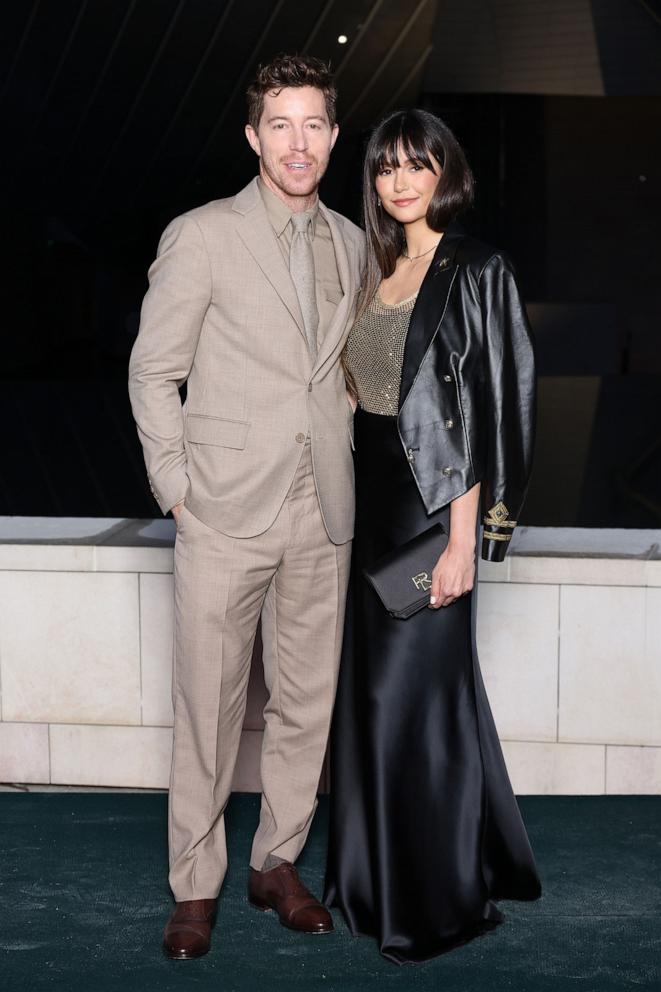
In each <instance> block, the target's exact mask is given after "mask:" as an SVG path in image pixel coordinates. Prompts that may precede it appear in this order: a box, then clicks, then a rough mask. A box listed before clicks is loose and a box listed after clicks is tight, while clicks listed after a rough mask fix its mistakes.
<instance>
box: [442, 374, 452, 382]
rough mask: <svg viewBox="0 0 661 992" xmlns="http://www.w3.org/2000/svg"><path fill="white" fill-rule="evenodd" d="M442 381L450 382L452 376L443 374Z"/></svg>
mask: <svg viewBox="0 0 661 992" xmlns="http://www.w3.org/2000/svg"><path fill="white" fill-rule="evenodd" d="M443 381H444V382H452V376H451V375H444V376H443Z"/></svg>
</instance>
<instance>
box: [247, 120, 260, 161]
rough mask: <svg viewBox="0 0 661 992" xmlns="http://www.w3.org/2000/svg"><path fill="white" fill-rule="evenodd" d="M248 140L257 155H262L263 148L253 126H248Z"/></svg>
mask: <svg viewBox="0 0 661 992" xmlns="http://www.w3.org/2000/svg"><path fill="white" fill-rule="evenodd" d="M246 138H247V139H248V144H249V145H250V147H251V148H252V150H253V151H254V153H255V155H261V154H262V152H261V148H260V145H259V138H258V136H257V131H255V129H254V127H253V126H252V124H246Z"/></svg>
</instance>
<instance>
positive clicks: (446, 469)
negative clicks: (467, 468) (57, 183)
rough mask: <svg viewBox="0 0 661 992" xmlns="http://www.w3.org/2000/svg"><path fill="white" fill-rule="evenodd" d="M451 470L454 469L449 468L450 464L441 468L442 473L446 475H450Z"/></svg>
mask: <svg viewBox="0 0 661 992" xmlns="http://www.w3.org/2000/svg"><path fill="white" fill-rule="evenodd" d="M453 471H454V469H451V468H450V466H449V465H448V466H447V467H446V468H444V469H443V475H448V476H449V475H452V473H453Z"/></svg>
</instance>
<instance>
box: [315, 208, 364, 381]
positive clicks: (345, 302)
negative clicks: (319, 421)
mask: <svg viewBox="0 0 661 992" xmlns="http://www.w3.org/2000/svg"><path fill="white" fill-rule="evenodd" d="M319 210H320V212H321V214H322V215H323V217H324V219H325V220H326V223H327V224H328V226H329V228H330V232H331V237H332V239H333V249H334V251H335V261H336V263H337V272H338V275H339V277H340V286H341V287H342V292H343V294H344V295H343V297H342V299H341V300H340V302H339V303H338V305H337V309H336V311H335V313H334V315H333V319H332V320H331V323H330V326H329V328H328V329H327V331H326V334H325V336H324V340H323V341H322V343H321V347H320V349H319V353H318V355H317V361H316V362H315V366H314V369H315V371H316V370H317V369H319V368H321V366H322V365H323V364H324V363H325V362H326V361H328V359H329V358H330V357H331V356H332V355H333V353H334V352H335V350H336V348H337V345H338V344H339V342H340V341H341V340H342V337H343V335H344V332H345V331H346V325H347V319H348V317H349V310H350V308H351V304H352V302H353V297H354V293H355V290H356V286H355V281H354V278H353V265H352V262H353V259H350V258H349V253H348V251H347V245H346V242H345V239H344V234H343V232H342V228H341V227H340V225H339V223H338V222H337V221H336V219H335V217H334V216H333V214H332V213H331V211H330V210H329V209H328V207H325V206H324V204H323V203H320V204H319Z"/></svg>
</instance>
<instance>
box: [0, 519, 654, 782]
mask: <svg viewBox="0 0 661 992" xmlns="http://www.w3.org/2000/svg"><path fill="white" fill-rule="evenodd" d="M172 537H173V534H172V525H171V524H170V522H168V521H154V522H136V521H108V520H103V521H79V520H78V521H56V522H54V521H39V520H30V519H24V520H20V519H19V518H4V519H2V520H0V542H2V543H0V782H16V783H19V782H20V783H53V784H69V785H86V786H89V785H98V786H125V787H136V788H166V787H167V782H168V775H169V766H170V755H171V726H172V703H171V698H170V672H171V656H172V547H171V543H172ZM659 537H661V535H659V533H658V532H652V531H644V532H636V531H618V532H612V531H611V532H603V531H602V532H600V531H561V532H556V531H554V530H552V529H550V528H539V529H533V528H531V529H528V530H526V529H524V530H522V531H521V533H520V534H518V535H517V536H516V543H515V544H514V545H513V547H512V555H511V556H510V557H509V558H508V559H507V561H506V562H505V563H504V564H502V565H490V564H486V563H482V565H481V570H480V588H479V599H478V604H479V605H478V646H479V652H480V660H481V665H482V671H483V674H484V679H485V682H486V686H487V691H488V693H489V697H490V700H491V704H492V708H493V711H494V716H495V719H496V723H497V725H498V728H499V732H500V735H501V739H502V741H503V749H504V752H505V758H506V761H507V764H508V768H509V770H510V774H511V777H512V782H513V785H514V788H515V791H516V792H518V793H519V794H525V793H537V794H540V793H541V794H600V793H656V794H659V793H661V560H658V557H656V556H658V553H659V550H658V549H659V543H661V542H660V541H659ZM655 542H656V543H655ZM600 547H601V548H604V549H607V550H608V553H609V554H611V557H605V552H603V553H602V552H600V551H599V548H600ZM600 554H602V555H603V556H601V557H600ZM262 700H263V690H262V689H261V687H260V685H259V680H258V679H255V680H254V687H253V692H252V696H251V703H250V705H249V709H248V714H247V718H246V724H245V729H244V733H243V741H242V747H241V753H240V757H239V762H238V765H237V770H236V775H235V781H234V787H235V788H236V789H239V790H252V789H258V788H259V776H258V760H259V748H260V743H261V730H260V726H261V722H260V715H259V714H260V710H261V705H262Z"/></svg>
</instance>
